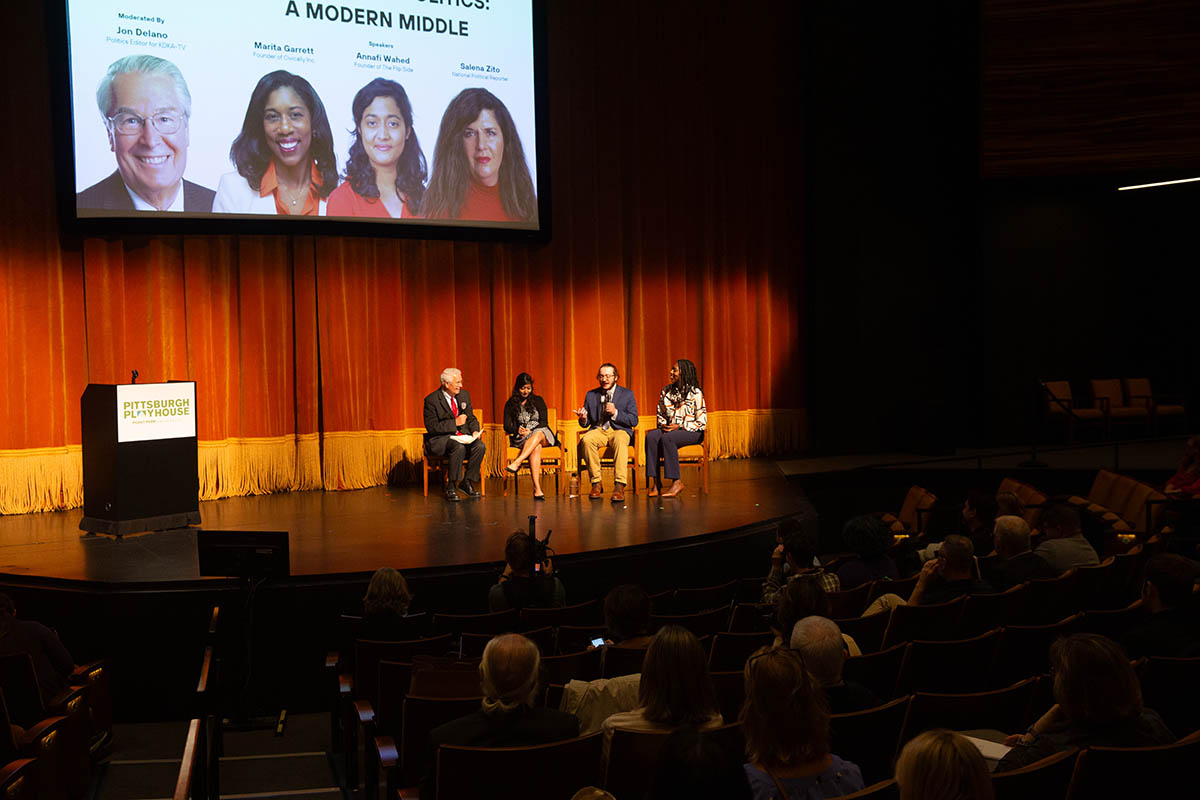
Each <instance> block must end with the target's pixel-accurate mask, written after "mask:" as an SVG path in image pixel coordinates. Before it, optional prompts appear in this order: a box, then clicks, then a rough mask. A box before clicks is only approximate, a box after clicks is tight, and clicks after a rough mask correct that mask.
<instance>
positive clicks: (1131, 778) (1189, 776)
mask: <svg viewBox="0 0 1200 800" xmlns="http://www.w3.org/2000/svg"><path fill="white" fill-rule="evenodd" d="M1197 759H1200V731H1196V732H1194V733H1192V734H1191V735H1189V736H1185V737H1184V738H1182V739H1180V740H1179V741H1178V742H1176V743H1175V744H1167V745H1161V746H1159V747H1099V746H1097V747H1091V748H1088V749H1087V750H1084V751H1083V752H1082V753H1080V755H1079V761H1078V762H1077V763H1076V765H1075V774H1074V775H1073V776H1072V777H1071V787H1070V789H1069V790H1068V791H1067V800H1084V798H1093V797H1145V796H1146V795H1147V793H1148V792H1149V793H1152V790H1151V789H1150V787H1149V786H1147V783H1148V782H1152V784H1153V785H1156V786H1161V787H1163V789H1164V790H1168V791H1169V790H1170V788H1169V787H1171V786H1174V787H1176V789H1175V791H1180V790H1183V791H1185V792H1186V791H1187V790H1186V789H1184V787H1187V786H1194V784H1195V769H1196V766H1195V765H1196V761H1197Z"/></svg>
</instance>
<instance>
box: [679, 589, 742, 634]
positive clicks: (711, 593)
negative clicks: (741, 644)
mask: <svg viewBox="0 0 1200 800" xmlns="http://www.w3.org/2000/svg"><path fill="white" fill-rule="evenodd" d="M737 586H738V582H737V580H736V579H735V580H732V581H728V582H726V583H720V584H717V585H716V586H703V587H700V588H696V589H676V590H675V594H674V596H672V598H671V603H670V608H671V613H673V614H695V613H698V612H700V611H707V610H708V609H713V608H727V607H729V605H730V604H731V603H732V602H733V598H734V595H735V594H736V593H737ZM713 632H714V633H715V631H713Z"/></svg>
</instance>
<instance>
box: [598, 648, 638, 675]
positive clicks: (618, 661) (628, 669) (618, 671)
mask: <svg viewBox="0 0 1200 800" xmlns="http://www.w3.org/2000/svg"><path fill="white" fill-rule="evenodd" d="M603 650H604V664H603V667H602V668H601V671H600V677H602V678H615V677H617V676H618V675H633V674H634V673H637V672H641V671H642V662H643V661H645V660H646V650H647V648H645V647H616V646H612V647H605V648H603Z"/></svg>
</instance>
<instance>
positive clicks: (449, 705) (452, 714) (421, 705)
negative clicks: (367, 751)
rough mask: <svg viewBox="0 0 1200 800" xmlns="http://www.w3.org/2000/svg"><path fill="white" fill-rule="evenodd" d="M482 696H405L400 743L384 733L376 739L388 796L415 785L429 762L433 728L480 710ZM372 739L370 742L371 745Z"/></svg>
mask: <svg viewBox="0 0 1200 800" xmlns="http://www.w3.org/2000/svg"><path fill="white" fill-rule="evenodd" d="M482 699H483V698H482V697H465V698H439V697H420V696H418V695H409V696H408V697H406V698H405V699H404V710H403V712H402V721H401V733H400V744H399V747H397V746H396V742H395V739H394V738H393V737H390V736H381V737H378V738H377V739H376V740H375V747H376V753H377V758H378V759H379V763H380V765H381V766H382V768H383V770H384V773H385V775H386V776H387V796H388V797H395V796H396V794H395V793H396V790H397V789H399V787H401V786H415V785H416V784H417V783H418V782H420V780H421V778H422V776H424V774H425V770H426V768H427V767H428V766H430V765H428V764H427V761H426V758H427V756H428V753H429V732H430V731H432V730H433V729H434V728H436V727H438V726H439V725H444V724H445V723H447V722H450V721H452V720H456V719H458V718H459V717H465V716H466V715H467V714H470V713H472V712H474V711H478V710H479V704H480V702H481V701H482ZM369 745H370V743H368V746H369Z"/></svg>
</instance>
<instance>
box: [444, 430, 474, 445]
mask: <svg viewBox="0 0 1200 800" xmlns="http://www.w3.org/2000/svg"><path fill="white" fill-rule="evenodd" d="M480 434H481V431H475V432H474V433H456V434H455V435H453V436H451V437H450V441H452V442H458V443H459V444H470V443H471V442H473V441H475V440H476V439H478V438H479V436H480Z"/></svg>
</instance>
